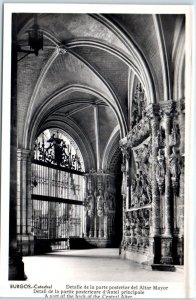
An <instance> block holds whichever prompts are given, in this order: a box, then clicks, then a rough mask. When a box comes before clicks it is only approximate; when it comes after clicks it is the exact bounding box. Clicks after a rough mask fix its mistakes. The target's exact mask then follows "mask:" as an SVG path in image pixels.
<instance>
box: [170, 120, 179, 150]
mask: <svg viewBox="0 0 196 300" xmlns="http://www.w3.org/2000/svg"><path fill="white" fill-rule="evenodd" d="M178 141H179V133H178V125H177V124H176V123H175V122H174V123H173V128H172V131H171V134H170V136H169V144H170V146H175V145H177V143H178Z"/></svg>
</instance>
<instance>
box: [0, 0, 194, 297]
mask: <svg viewBox="0 0 196 300" xmlns="http://www.w3.org/2000/svg"><path fill="white" fill-rule="evenodd" d="M14 12H15V13H17V12H20V13H32V12H34V13H110V14H111V13H118V14H121V13H125V14H129V13H130V14H133V13H135V14H152V13H154V14H155V13H160V14H174V13H175V14H186V142H185V156H186V158H185V159H186V166H185V278H186V282H185V284H186V287H187V289H186V291H187V293H188V294H186V296H187V297H193V295H194V276H193V274H194V272H193V269H192V268H193V266H194V265H195V260H194V244H193V242H194V241H193V237H194V228H193V223H194V222H193V213H192V210H193V196H194V191H193V180H190V177H191V176H193V169H192V168H191V166H192V164H193V134H194V130H193V125H194V124H193V123H194V107H193V98H194V95H193V92H191V91H192V90H191V89H192V87H190V78H193V73H192V71H191V67H192V57H191V55H192V53H191V51H192V49H191V47H190V44H191V40H192V39H193V38H194V36H193V34H192V28H193V27H192V26H193V25H192V6H191V5H156V6H155V5H141V4H140V5H121V4H120V5H119V4H114V5H111V4H78V3H77V4H51V3H47V4H46V3H45V4H40V3H36V4H30V3H28V4H27V3H22V4H13V3H6V4H5V5H4V44H3V108H2V156H1V244H0V247H1V260H0V263H1V265H0V283H1V286H0V290H1V291H2V292H3V295H4V296H5V295H6V296H8V294H9V292H8V290H6V283H7V280H6V278H7V276H8V245H9V240H8V228H9V170H10V160H9V157H10V148H9V146H8V145H10V99H11V94H10V91H11V89H10V78H11V59H10V58H11V42H10V41H11V14H12V13H14ZM188 87H190V88H188ZM191 99H192V101H191ZM187 158H188V159H187ZM153 296H154V295H153ZM155 297H156V295H155Z"/></svg>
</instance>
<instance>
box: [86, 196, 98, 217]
mask: <svg viewBox="0 0 196 300" xmlns="http://www.w3.org/2000/svg"><path fill="white" fill-rule="evenodd" d="M94 201H95V199H94V196H93V194H92V191H91V190H90V191H89V195H88V196H87V198H86V199H85V202H84V206H85V208H86V210H87V215H88V216H89V217H93V216H94V209H95V206H94Z"/></svg>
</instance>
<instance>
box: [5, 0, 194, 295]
mask: <svg viewBox="0 0 196 300" xmlns="http://www.w3.org/2000/svg"><path fill="white" fill-rule="evenodd" d="M8 6H9V5H8ZM43 6H44V8H45V9H46V10H45V11H44V9H40V10H39V6H37V5H36V4H35V5H33V4H32V5H31V6H28V9H26V10H25V9H23V8H21V10H20V9H19V8H18V7H17V9H16V10H14V9H13V11H12V12H11V13H10V14H9V15H10V17H11V18H10V22H9V23H8V24H10V27H9V26H8V27H9V28H10V33H11V35H10V37H9V36H8V37H9V39H8V40H9V42H8V43H7V45H8V46H9V47H10V48H9V47H8V48H7V49H10V52H8V53H6V55H7V56H8V59H7V61H10V72H8V76H6V78H5V70H4V73H3V74H4V82H5V81H8V84H10V90H9V91H8V89H7V90H6V91H5V89H4V98H3V109H4V106H5V101H7V103H6V105H8V106H9V108H8V111H9V110H10V113H9V116H8V114H7V115H6V114H5V113H4V110H5V109H4V110H3V114H4V120H5V122H6V121H7V123H8V128H10V131H9V134H8V137H7V141H8V144H7V148H10V149H9V150H8V152H7V153H6V155H7V165H9V168H8V171H6V172H7V173H6V174H8V176H9V180H8V181H9V183H8V188H7V194H6V196H5V197H1V201H2V207H4V205H5V204H3V201H4V200H5V199H6V202H7V204H6V205H7V206H6V207H7V218H6V216H4V218H5V219H4V220H6V224H7V227H6V226H5V235H6V234H7V236H8V238H7V241H8V246H7V257H8V258H7V260H6V259H5V264H7V270H8V272H7V279H6V280H7V284H8V287H9V292H12V293H13V294H14V293H15V292H17V293H18V294H19V292H20V291H19V290H17V291H16V289H17V288H16V287H17V285H16V283H15V282H19V284H22V285H23V286H28V288H26V290H25V291H24V290H23V291H22V292H26V294H25V295H27V293H28V292H29V295H30V296H33V297H34V296H35V297H38V296H39V297H50V295H48V294H50V293H51V295H52V296H53V297H57V298H58V297H61V298H68V297H69V296H70V295H71V293H73V292H74V294H73V295H74V298H75V297H81V298H84V297H85V298H110V297H111V298H131V297H140V298H142V297H149V296H151V297H152V298H153V297H156V296H157V295H159V297H165V295H169V296H173V297H174V296H175V297H179V298H180V297H185V295H186V291H185V289H186V288H185V268H186V263H185V262H186V255H188V253H187V254H186V251H185V244H186V240H187V239H188V237H187V236H186V234H187V230H185V223H186V222H185V219H186V215H185V209H186V205H187V206H188V201H190V199H189V200H186V198H188V197H186V188H185V179H186V172H185V170H186V168H187V166H186V164H187V157H186V153H187V152H186V139H187V132H188V131H187V128H186V124H187V123H186V118H187V111H188V113H189V112H190V108H191V96H190V93H189V94H188V91H189V90H190V89H191V84H192V83H191V71H190V70H188V71H187V66H189V68H190V56H191V47H192V44H191V40H188V36H187V28H189V27H190V23H191V17H190V15H191V14H190V10H191V8H190V7H189V6H186V7H185V6H184V7H178V6H177V7H176V8H175V9H174V8H173V7H172V8H171V9H170V8H169V7H168V8H167V9H168V10H166V7H165V8H164V9H158V10H156V7H153V6H152V8H151V9H150V7H148V8H144V7H142V6H141V9H139V8H138V7H137V9H136V10H135V11H134V9H133V10H132V9H131V8H132V7H131V5H130V6H129V7H127V9H124V8H123V9H122V7H121V8H119V10H118V8H115V10H111V11H110V10H109V9H107V10H104V9H102V11H100V10H98V11H97V10H94V11H93V10H90V11H88V9H87V10H86V12H85V9H86V7H84V9H83V10H82V11H81V13H80V10H79V8H76V6H75V9H72V11H70V10H69V7H68V6H66V4H65V5H64V7H63V8H62V9H58V11H57V9H56V7H55V5H54V9H52V8H51V9H49V8H50V5H48V7H47V4H45V5H43ZM57 6H58V5H57ZM21 7H22V6H21ZM111 7H112V6H111ZM8 8H9V9H10V6H9V7H8ZM13 8H14V6H13ZM133 8H134V6H133ZM140 11H141V12H140ZM9 28H8V29H9ZM187 41H189V42H187ZM4 51H5V50H4ZM187 51H188V55H187ZM4 56H5V52H4ZM4 59H5V57H4ZM5 67H6V66H5V63H4V68H5ZM9 75H10V77H9ZM187 76H189V79H187ZM5 94H6V96H5ZM5 98H6V99H5ZM187 122H188V121H187ZM3 126H4V125H3ZM9 126H10V127H9ZM188 126H189V125H188ZM3 128H4V127H3ZM2 144H3V142H2ZM7 148H6V149H7ZM5 164H6V161H5V156H4V159H3V160H2V165H5ZM2 167H3V166H2ZM2 174H4V173H2ZM5 177H6V175H5ZM3 186H4V185H3ZM5 188H6V187H5ZM3 189H4V187H3ZM187 190H188V189H187ZM187 193H188V191H187ZM4 195H5V194H4ZM2 196H3V195H2ZM10 282H11V283H12V284H10ZM55 282H64V286H63V285H62V288H61V289H59V288H58V289H56V291H55V285H54V283H55ZM80 282H81V287H80ZM96 282H98V283H99V284H97V285H96ZM43 283H44V284H43ZM82 283H87V284H91V287H90V285H89V286H88V287H86V289H85V288H84V286H82ZM104 283H106V285H107V286H105V287H104ZM118 283H121V284H125V286H122V287H120V286H118V285H117V284H118ZM143 283H145V284H143ZM110 284H111V286H110ZM148 284H149V285H148ZM168 284H171V285H172V284H173V290H172V288H171V294H170V292H169V291H170V290H169V289H170V288H169V287H168ZM176 286H177V287H178V288H179V287H180V288H179V290H178V291H177V290H175V287H176ZM21 287H22V286H21ZM72 288H73V289H72ZM21 290H22V289H21ZM50 291H51V292H50ZM153 292H154V294H153ZM157 293H159V294H157ZM167 293H168V294H167ZM22 295H23V294H22V293H21V296H22ZM154 295H155V296H154Z"/></svg>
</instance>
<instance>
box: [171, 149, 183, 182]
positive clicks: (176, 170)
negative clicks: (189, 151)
mask: <svg viewBox="0 0 196 300" xmlns="http://www.w3.org/2000/svg"><path fill="white" fill-rule="evenodd" d="M169 161H170V172H171V175H172V179H173V180H177V178H178V176H179V175H180V173H181V168H180V158H179V155H178V153H177V151H176V148H175V147H173V148H172V154H171V155H170V159H169Z"/></svg>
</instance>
